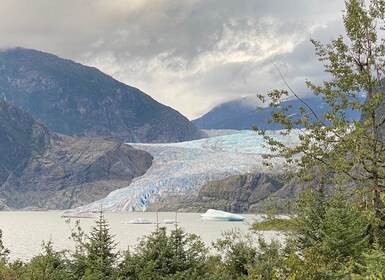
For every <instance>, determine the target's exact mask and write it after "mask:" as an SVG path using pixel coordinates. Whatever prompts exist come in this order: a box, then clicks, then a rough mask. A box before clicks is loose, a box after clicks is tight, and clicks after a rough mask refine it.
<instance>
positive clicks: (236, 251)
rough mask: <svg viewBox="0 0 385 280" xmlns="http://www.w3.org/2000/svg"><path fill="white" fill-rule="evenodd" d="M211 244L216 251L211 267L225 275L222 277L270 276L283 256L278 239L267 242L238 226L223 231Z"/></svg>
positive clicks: (251, 277) (250, 277) (258, 277)
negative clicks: (245, 232)
mask: <svg viewBox="0 0 385 280" xmlns="http://www.w3.org/2000/svg"><path fill="white" fill-rule="evenodd" d="M213 247H214V248H215V249H216V251H218V253H217V255H216V256H215V258H216V259H215V260H216V263H217V265H216V266H215V267H214V268H211V269H212V270H211V271H212V274H213V275H227V278H223V279H273V277H274V276H275V275H276V273H277V272H278V271H279V268H280V266H281V263H282V262H283V260H284V257H283V254H282V248H281V245H280V244H279V242H277V241H272V242H271V243H267V242H266V241H265V240H264V239H263V238H261V237H258V238H256V236H255V235H252V234H250V233H249V234H243V233H242V232H240V231H239V230H233V231H229V232H225V233H224V234H223V238H222V239H219V240H218V241H216V242H215V243H214V244H213ZM219 279H222V278H219Z"/></svg>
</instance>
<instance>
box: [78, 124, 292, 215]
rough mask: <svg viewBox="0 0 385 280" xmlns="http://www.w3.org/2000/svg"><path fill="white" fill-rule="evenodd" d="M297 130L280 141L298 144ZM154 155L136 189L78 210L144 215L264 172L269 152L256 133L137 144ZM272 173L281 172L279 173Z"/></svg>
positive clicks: (135, 181) (127, 188) (136, 183)
mask: <svg viewBox="0 0 385 280" xmlns="http://www.w3.org/2000/svg"><path fill="white" fill-rule="evenodd" d="M297 134H298V133H297V132H296V131H294V132H292V134H290V135H288V136H285V137H284V138H283V139H282V137H283V136H280V135H279V132H275V137H277V138H280V139H281V140H283V141H284V142H286V143H287V144H291V143H295V142H296V141H297ZM130 145H132V146H134V147H135V148H138V149H141V150H145V151H147V152H149V153H151V155H152V156H153V157H154V160H153V164H152V166H151V168H150V169H149V170H148V171H147V173H146V174H144V175H143V176H141V177H138V178H136V179H134V181H133V182H132V183H131V185H129V186H127V187H125V188H122V189H119V190H116V191H113V192H112V193H110V194H109V195H108V196H107V197H106V198H104V199H101V200H98V201H95V202H93V203H91V204H89V205H86V206H83V207H80V208H77V209H76V210H77V211H97V210H100V207H102V208H103V209H105V210H106V211H144V210H145V209H146V205H147V203H149V202H151V201H156V200H157V199H159V198H167V196H169V195H175V194H194V193H197V192H198V191H199V189H200V187H201V186H202V185H204V184H205V183H207V182H208V181H212V180H218V179H223V178H225V177H228V176H231V175H236V174H244V173H248V172H264V171H268V170H266V167H265V166H264V165H263V162H262V154H265V153H267V152H269V150H268V149H267V148H265V147H264V145H263V139H262V137H261V136H259V135H258V134H257V133H256V132H254V131H237V132H234V131H232V134H229V135H220V136H216V137H211V138H206V139H201V140H195V141H188V142H181V143H169V144H138V143H135V144H131V143H130ZM270 172H277V170H275V171H274V170H273V171H270Z"/></svg>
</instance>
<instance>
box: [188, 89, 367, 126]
mask: <svg viewBox="0 0 385 280" xmlns="http://www.w3.org/2000/svg"><path fill="white" fill-rule="evenodd" d="M364 100H365V97H364V96H363V97H362V102H363V101H364ZM304 101H305V102H306V103H307V104H308V105H309V106H310V107H311V108H312V110H313V111H314V112H315V113H316V114H317V115H318V116H322V114H323V113H325V112H326V111H327V110H328V108H329V107H328V106H327V104H325V103H324V102H323V101H322V99H321V98H319V97H312V98H306V99H304ZM257 105H258V102H257V99H256V98H253V97H245V98H242V99H237V100H232V101H229V102H226V103H223V104H220V105H218V106H216V107H215V108H213V109H212V110H211V111H209V112H208V113H206V114H204V115H203V116H202V117H200V118H198V119H195V120H193V121H192V122H193V123H194V124H195V125H196V126H197V127H199V128H201V129H238V130H245V129H246V130H247V129H252V127H253V126H254V125H256V126H257V127H258V128H260V129H266V130H277V129H282V128H283V126H282V125H279V124H275V123H272V124H269V123H268V121H267V120H268V119H270V118H271V112H272V110H273V108H271V107H265V108H263V109H261V110H257ZM282 106H285V107H286V106H291V108H290V109H289V110H288V112H287V115H292V116H295V114H296V113H298V112H299V111H298V108H299V107H304V105H303V103H301V102H300V101H299V100H297V99H291V100H287V101H284V102H282ZM346 115H347V118H348V119H359V118H360V115H359V114H358V112H355V111H347V112H346Z"/></svg>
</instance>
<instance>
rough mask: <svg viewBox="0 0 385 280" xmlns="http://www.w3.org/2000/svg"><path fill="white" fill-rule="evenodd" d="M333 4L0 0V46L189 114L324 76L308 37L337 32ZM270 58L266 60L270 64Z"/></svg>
mask: <svg viewBox="0 0 385 280" xmlns="http://www.w3.org/2000/svg"><path fill="white" fill-rule="evenodd" d="M343 8H344V1H342V0H341V1H340V0H313V1H308V0H290V1H282V0H269V1H264V0H242V1H232V0H184V1H173V0H159V1H152V0H82V1H78V0H66V1H61V0H35V1H30V0H2V1H1V3H0V36H1V38H2V40H1V42H0V47H1V48H9V47H16V46H20V47H26V48H34V49H38V50H42V51H47V52H50V53H54V54H57V55H59V56H61V57H65V58H70V59H72V60H75V61H77V62H81V63H83V64H86V65H90V66H95V67H97V68H99V69H100V70H101V71H103V72H105V73H107V74H109V75H111V76H113V77H114V78H116V79H118V80H120V81H122V82H124V83H126V84H129V85H131V86H135V87H138V88H139V89H141V90H142V91H144V92H146V93H147V94H149V95H151V96H152V97H153V98H155V99H156V100H158V101H159V102H161V103H163V104H166V105H168V106H171V107H173V108H175V109H176V110H178V111H180V112H181V113H182V114H184V115H185V116H187V117H188V118H190V119H193V118H196V117H199V116H200V115H202V114H204V113H206V112H207V111H208V110H209V109H210V108H212V107H213V106H215V105H217V104H219V103H222V102H224V101H228V100H230V99H235V98H240V97H244V96H251V95H256V94H257V93H263V92H266V91H268V90H270V89H273V88H277V87H278V88H282V87H283V86H284V85H283V82H282V80H281V78H280V76H279V73H278V71H277V69H276V68H275V66H274V65H276V66H277V67H278V68H279V69H280V71H281V72H282V74H283V75H284V76H285V78H286V80H287V81H288V82H289V83H290V85H291V86H292V87H293V88H294V89H295V90H296V91H298V92H299V93H300V94H305V93H306V89H305V87H304V81H305V79H310V80H312V81H320V80H322V79H323V78H324V77H325V76H324V73H323V69H322V65H321V64H320V63H319V62H318V61H317V58H316V57H315V55H314V50H313V47H312V45H311V43H310V41H309V39H310V38H314V39H319V40H321V41H325V42H327V41H329V39H330V38H331V37H336V36H337V35H338V34H341V33H342V31H343V30H342V12H341V11H342V9H343ZM273 64H274V65H273Z"/></svg>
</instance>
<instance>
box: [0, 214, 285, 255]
mask: <svg viewBox="0 0 385 280" xmlns="http://www.w3.org/2000/svg"><path fill="white" fill-rule="evenodd" d="M60 216H61V212H54V211H47V212H33V211H10V212H0V229H1V230H2V231H3V243H4V245H5V246H6V247H7V248H8V249H10V250H11V254H10V258H11V260H15V259H17V258H19V259H21V260H28V259H30V258H31V257H32V256H35V255H37V254H38V253H41V252H42V246H41V245H42V243H43V241H45V242H47V241H49V240H51V241H52V242H53V246H54V249H56V250H62V249H73V248H74V243H73V241H72V240H70V239H69V237H70V234H71V229H70V226H69V225H68V224H67V223H66V222H65V220H66V219H65V218H61V217H60ZM243 216H244V217H245V218H246V219H245V221H244V222H218V221H201V220H200V214H198V213H178V214H177V221H178V224H179V226H180V227H181V228H183V229H184V230H185V231H186V232H189V233H195V234H197V235H199V236H200V237H201V238H202V240H203V241H204V242H205V243H206V245H211V243H212V242H213V241H215V240H217V239H218V238H220V237H221V235H222V233H223V232H224V231H229V230H232V229H239V230H241V231H245V232H246V231H249V227H250V224H251V223H252V222H253V221H254V220H255V219H258V218H259V216H257V215H252V214H245V215H243ZM105 217H106V219H107V220H108V223H109V225H110V232H111V234H114V235H115V240H116V241H117V242H119V245H118V249H120V250H125V249H127V247H128V246H130V247H131V246H135V244H137V243H138V239H139V238H140V237H142V236H145V235H148V234H150V233H151V232H153V231H154V230H155V229H156V222H157V220H158V223H159V225H160V226H165V227H167V228H168V229H169V230H171V229H173V228H174V227H175V226H174V225H172V224H164V223H163V221H164V219H175V213H172V212H169V213H163V212H162V213H158V219H157V214H156V213H151V212H140V213H138V212H136V213H127V212H125V213H123V212H119V213H105ZM97 218H98V217H97V214H96V216H95V218H83V219H79V220H80V224H81V227H82V229H83V230H84V231H85V232H86V233H88V232H89V230H90V228H91V227H92V226H93V225H95V220H97ZM135 218H144V219H148V220H151V221H152V222H154V224H128V223H127V222H128V221H129V220H132V219H135ZM76 220H78V219H75V218H72V219H71V223H70V224H71V226H72V227H74V225H75V221H76ZM260 234H262V235H263V236H264V237H265V239H266V240H271V239H272V238H282V237H280V236H279V234H278V233H276V232H261V233H260Z"/></svg>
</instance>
